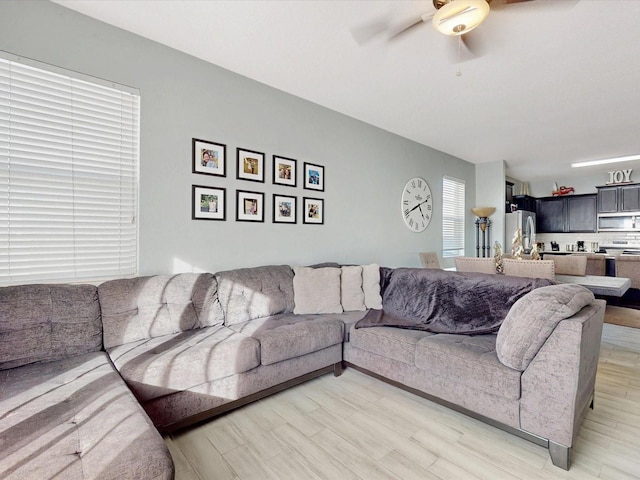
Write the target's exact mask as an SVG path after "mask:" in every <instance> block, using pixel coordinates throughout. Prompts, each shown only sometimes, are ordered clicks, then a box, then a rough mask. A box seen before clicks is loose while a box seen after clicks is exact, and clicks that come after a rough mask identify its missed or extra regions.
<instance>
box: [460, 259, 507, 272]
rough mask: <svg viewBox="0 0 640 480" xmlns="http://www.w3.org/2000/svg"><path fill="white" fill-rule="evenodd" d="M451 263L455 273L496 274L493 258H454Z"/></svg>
mask: <svg viewBox="0 0 640 480" xmlns="http://www.w3.org/2000/svg"><path fill="white" fill-rule="evenodd" d="M453 261H454V262H455V264H456V271H457V272H476V273H492V274H496V273H497V272H496V262H495V260H494V259H493V257H480V258H478V257H454V259H453Z"/></svg>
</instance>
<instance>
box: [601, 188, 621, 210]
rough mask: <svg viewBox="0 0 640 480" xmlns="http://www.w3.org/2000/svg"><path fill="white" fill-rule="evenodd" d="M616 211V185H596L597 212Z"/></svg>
mask: <svg viewBox="0 0 640 480" xmlns="http://www.w3.org/2000/svg"><path fill="white" fill-rule="evenodd" d="M617 211H618V187H598V213H615V212H617Z"/></svg>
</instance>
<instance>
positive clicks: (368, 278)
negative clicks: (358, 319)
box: [362, 263, 382, 310]
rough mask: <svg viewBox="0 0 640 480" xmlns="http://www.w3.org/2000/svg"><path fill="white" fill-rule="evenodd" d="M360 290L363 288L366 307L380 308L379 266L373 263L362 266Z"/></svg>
mask: <svg viewBox="0 0 640 480" xmlns="http://www.w3.org/2000/svg"><path fill="white" fill-rule="evenodd" d="M362 290H364V304H365V306H366V307H367V308H374V309H376V310H382V297H381V296H380V267H379V266H378V265H376V264H375V263H372V264H371V265H363V266H362Z"/></svg>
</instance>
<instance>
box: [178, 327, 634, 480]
mask: <svg viewBox="0 0 640 480" xmlns="http://www.w3.org/2000/svg"><path fill="white" fill-rule="evenodd" d="M165 440H166V443H167V445H168V446H169V449H170V450H171V454H172V455H173V459H174V461H175V464H176V478H177V479H178V480H191V479H217V480H245V479H261V480H262V479H295V480H301V479H313V480H318V479H325V480H342V479H347V480H348V479H354V480H357V479H364V480H370V479H371V480H375V479H395V480H397V479H407V480H408V479H421V480H429V479H455V480H466V479H469V480H471V479H473V480H475V479H484V480H502V479H521V480H529V479H531V480H542V479H581V480H589V479H595V478H600V479H608V480H626V479H640V330H638V329H634V328H629V327H624V326H618V325H612V324H605V325H604V331H603V340H602V348H601V353H600V364H599V369H598V377H597V385H596V399H595V410H593V411H589V413H588V414H587V418H586V419H585V422H584V424H583V426H582V429H581V431H580V434H579V437H578V439H577V442H576V444H575V446H574V452H573V465H572V468H571V470H570V471H568V472H565V471H563V470H560V469H558V468H556V467H554V466H553V465H552V464H551V461H550V460H549V455H548V452H547V450H546V449H544V448H542V447H539V446H537V445H534V444H532V443H530V442H528V441H526V440H523V439H520V438H517V437H515V436H512V435H509V434H507V433H504V432H502V431H501V430H498V429H496V428H493V427H490V426H487V425H484V424H483V423H481V422H479V421H476V420H474V419H471V418H469V417H466V416H464V415H462V414H459V413H456V412H453V411H451V410H449V409H447V408H445V407H441V406H438V405H436V404H434V403H432V402H429V401H427V400H424V399H422V398H420V397H417V396H415V395H412V394H410V393H406V392H404V391H402V390H400V389H397V388H394V387H392V386H389V385H387V384H385V383H383V382H380V381H378V380H375V379H372V378H370V377H368V376H366V375H363V374H361V373H359V372H357V371H355V370H353V369H347V370H346V371H345V373H344V374H343V375H342V376H341V377H338V378H336V377H334V376H333V375H326V376H324V377H321V378H318V379H315V380H312V381H310V382H307V383H305V384H303V385H299V386H297V387H294V388H292V389H289V390H287V391H284V392H281V393H279V394H277V395H274V396H272V397H269V398H266V399H263V400H261V401H258V402H256V403H254V404H251V405H248V406H246V407H244V408H241V409H238V410H236V411H234V412H231V413H229V414H227V415H224V416H221V417H218V418H216V419H213V420H211V421H209V422H208V423H205V424H202V425H200V426H197V427H194V428H191V429H187V430H183V431H181V432H178V433H174V434H172V435H170V436H166V437H165Z"/></svg>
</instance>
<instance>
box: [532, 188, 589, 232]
mask: <svg viewBox="0 0 640 480" xmlns="http://www.w3.org/2000/svg"><path fill="white" fill-rule="evenodd" d="M597 205H598V204H597V196H596V195H595V194H588V195H569V196H565V197H544V198H538V199H537V201H536V210H537V216H536V223H537V231H538V232H539V233H574V232H575V233H585V232H595V231H596V210H597Z"/></svg>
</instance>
